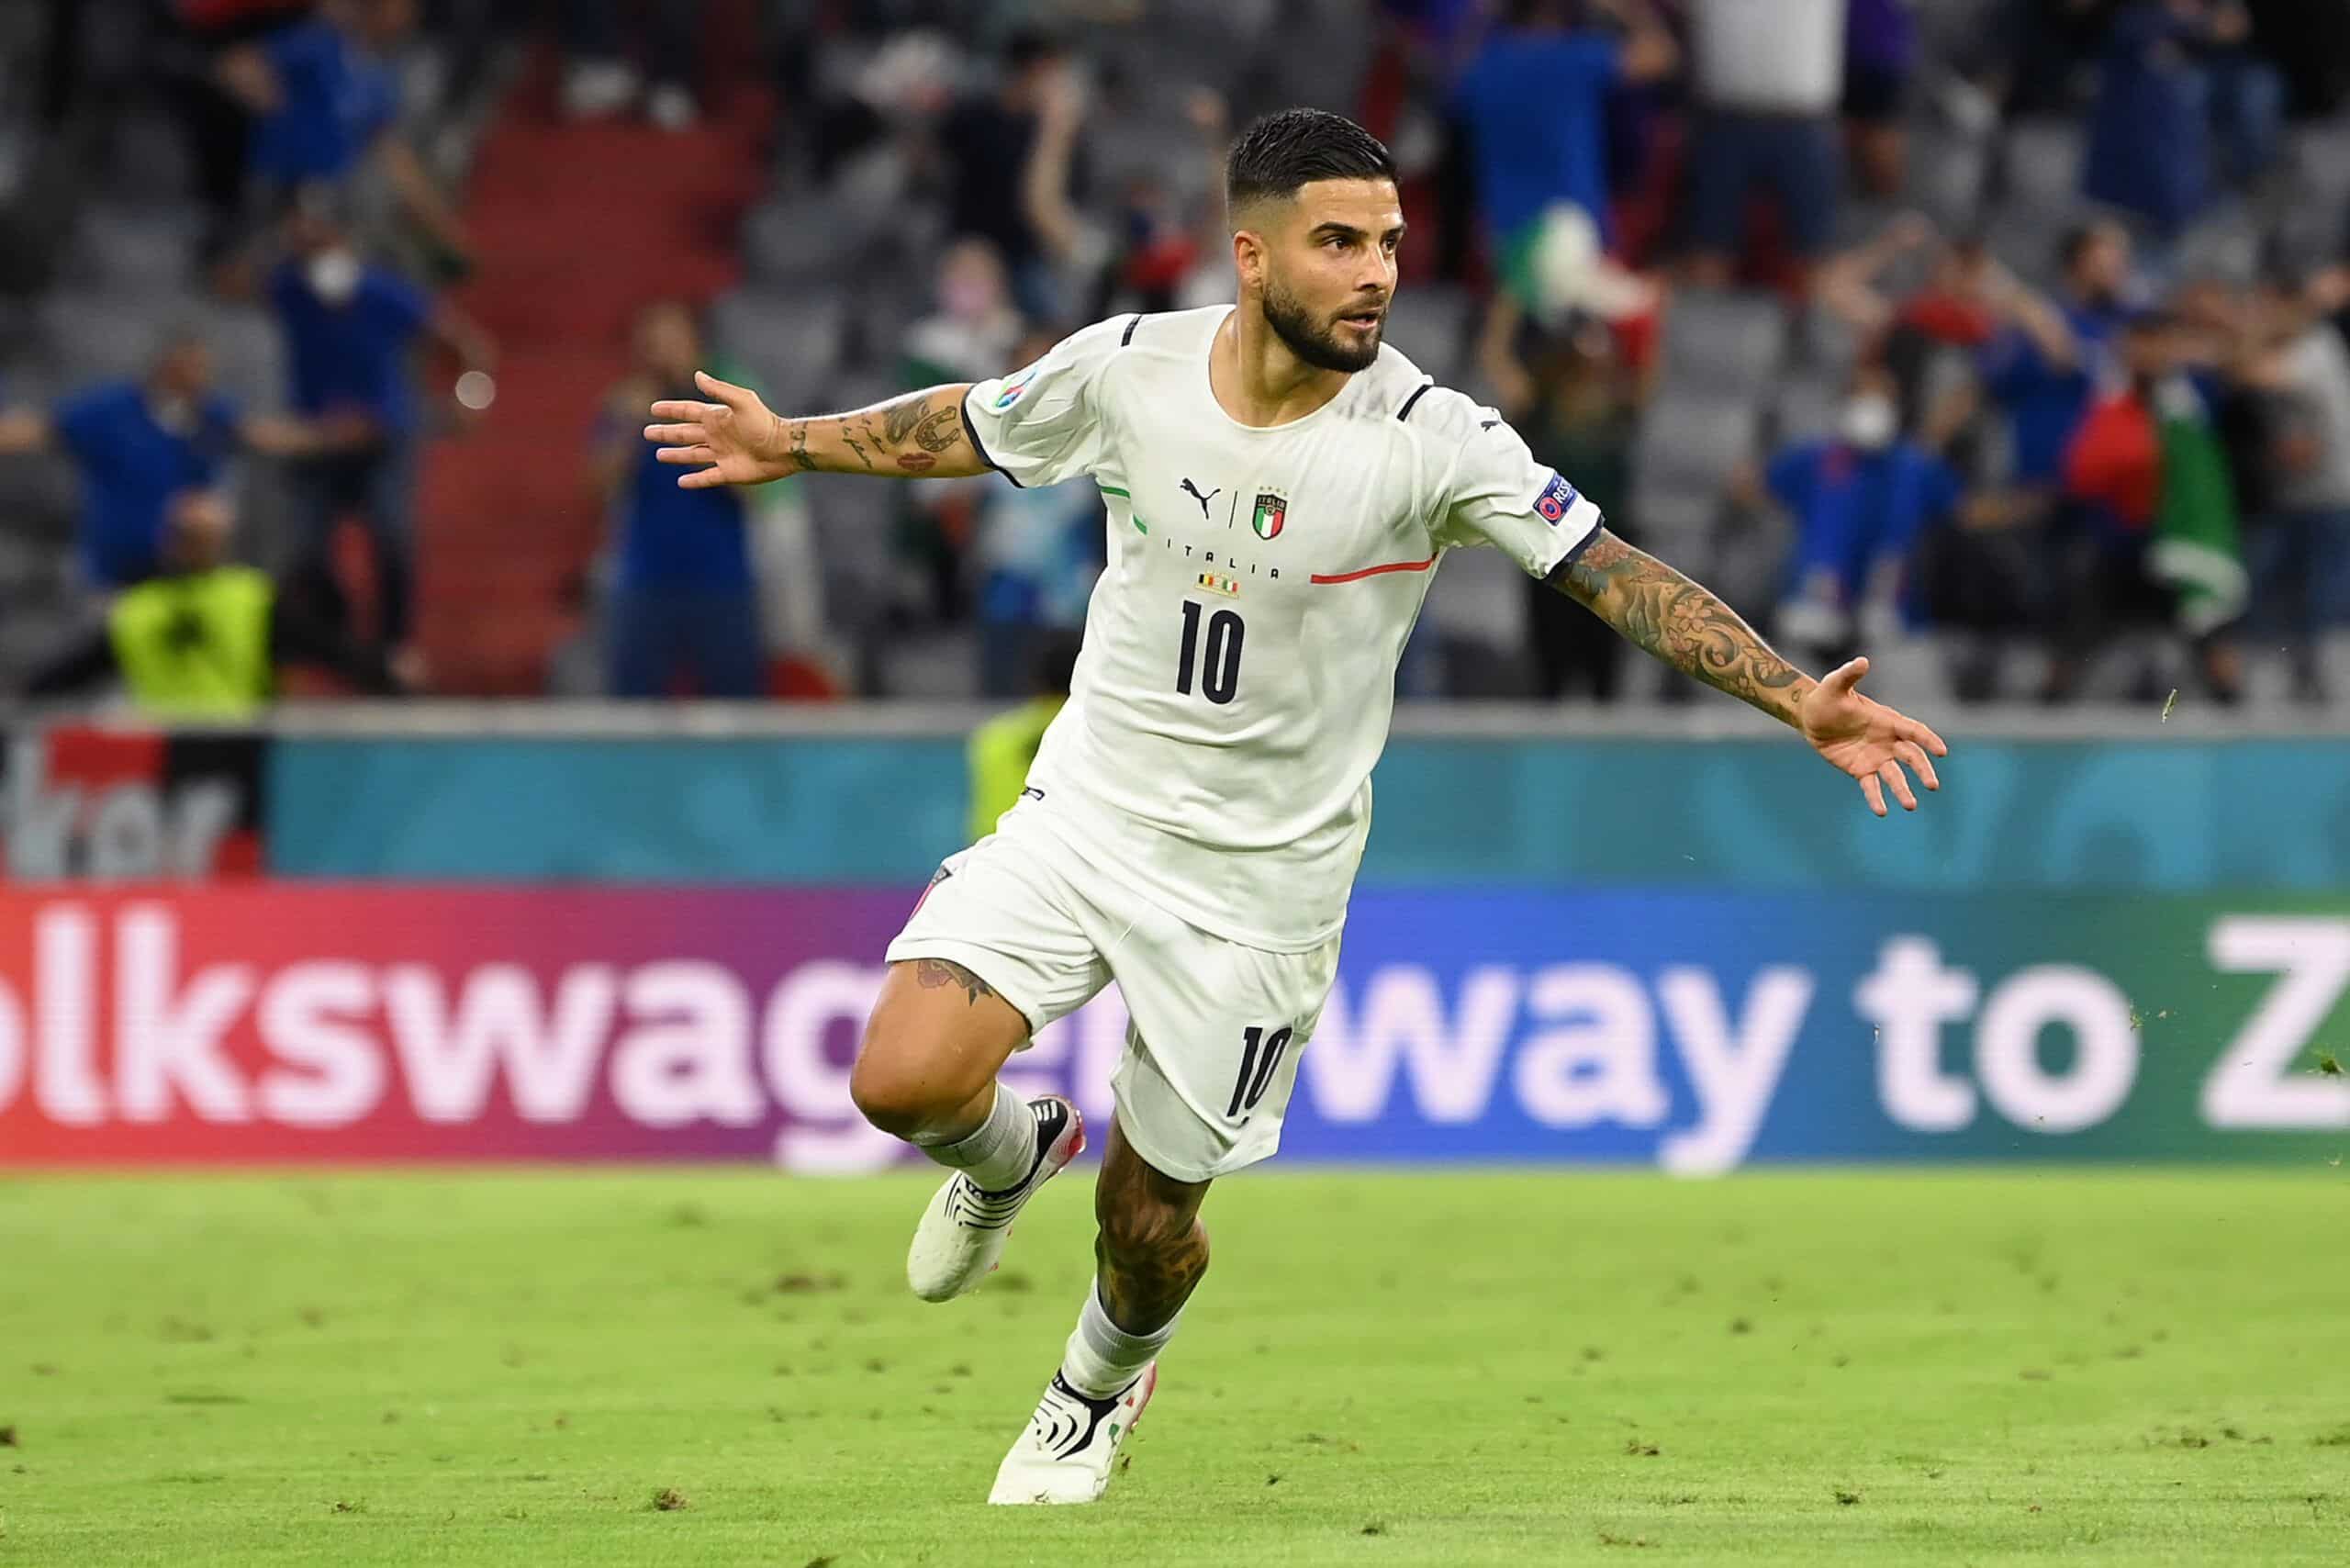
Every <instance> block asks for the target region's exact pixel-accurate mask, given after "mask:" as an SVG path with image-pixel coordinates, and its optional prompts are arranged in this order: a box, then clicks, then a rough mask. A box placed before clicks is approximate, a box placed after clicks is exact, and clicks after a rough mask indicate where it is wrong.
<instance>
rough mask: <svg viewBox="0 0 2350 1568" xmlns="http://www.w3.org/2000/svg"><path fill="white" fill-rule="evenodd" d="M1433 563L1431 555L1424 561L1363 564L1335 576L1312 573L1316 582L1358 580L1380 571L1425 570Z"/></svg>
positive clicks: (1349, 581)
mask: <svg viewBox="0 0 2350 1568" xmlns="http://www.w3.org/2000/svg"><path fill="white" fill-rule="evenodd" d="M1435 565H1436V557H1435V556H1433V555H1431V556H1429V557H1428V558H1427V560H1425V561H1390V562H1388V563H1387V564H1386V565H1385V566H1365V567H1364V568H1363V569H1362V570H1361V571H1360V572H1340V573H1339V574H1338V575H1337V576H1336V577H1324V576H1323V575H1322V574H1321V573H1319V572H1316V573H1315V574H1314V580H1315V582H1317V583H1351V582H1359V581H1360V580H1361V579H1362V578H1364V577H1377V576H1379V574H1380V573H1382V572H1425V571H1427V569H1428V568H1429V567H1430V566H1435Z"/></svg>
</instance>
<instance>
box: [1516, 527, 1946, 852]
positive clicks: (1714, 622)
mask: <svg viewBox="0 0 2350 1568" xmlns="http://www.w3.org/2000/svg"><path fill="white" fill-rule="evenodd" d="M1549 581H1550V586H1551V587H1552V588H1557V589H1558V590H1559V591H1560V592H1561V593H1563V594H1565V595H1566V596H1567V597H1568V598H1569V599H1573V600H1574V601H1575V602H1576V603H1578V604H1580V605H1582V606H1583V607H1584V608H1585V609H1587V610H1590V611H1591V612H1592V613H1593V614H1595V615H1596V616H1598V617H1599V618H1600V619H1601V620H1602V621H1605V622H1607V623H1608V624H1609V625H1610V626H1613V627H1615V628H1616V630H1617V632H1618V633H1621V634H1622V635H1623V636H1624V637H1625V639H1626V640H1627V641H1628V642H1630V643H1631V644H1633V645H1635V646H1636V647H1639V648H1643V649H1646V650H1647V651H1648V652H1649V653H1651V654H1652V655H1655V656H1656V657H1658V658H1660V659H1662V660H1663V661H1664V662H1665V663H1666V664H1669V665H1671V666H1673V667H1674V668H1676V669H1682V670H1686V671H1687V672H1688V673H1689V674H1691V675H1694V676H1695V677H1696V678H1698V679H1699V680H1702V681H1704V682H1705V683H1706V684H1707V685H1708V686H1711V687H1714V688H1716V689H1719V690H1722V691H1727V692H1729V694H1730V695H1731V696H1732V697H1735V698H1738V699H1739V700H1741V701H1743V702H1746V703H1749V704H1751V706H1753V707H1756V708H1760V709H1761V710H1762V711H1763V712H1765V713H1768V714H1770V715H1771V716H1772V717H1773V718H1774V719H1777V720H1779V721H1781V722H1784V723H1786V724H1789V725H1791V726H1793V727H1794V728H1795V729H1796V730H1799V731H1801V732H1802V734H1803V737H1804V739H1805V740H1807V741H1809V742H1810V743H1811V745H1812V748H1813V749H1814V750H1816V751H1818V753H1819V755H1820V756H1824V757H1826V758H1827V759H1828V760H1829V761H1830V763H1833V764H1834V765H1835V766H1836V767H1839V768H1841V769H1842V770H1843V771H1844V772H1845V773H1848V774H1850V775H1851V776H1852V778H1857V779H1859V780H1860V784H1861V793H1862V794H1863V795H1864V796H1866V797H1867V799H1868V803H1869V810H1871V811H1873V812H1875V813H1876V814H1877V815H1879V816H1883V815H1885V798H1886V792H1887V791H1888V790H1890V791H1891V793H1892V796H1893V798H1894V799H1895V800H1896V801H1899V802H1900V804H1901V808H1902V809H1903V810H1904V811H1911V812H1914V811H1916V810H1917V809H1918V797H1917V795H1916V794H1915V793H1914V792H1912V790H1910V788H1909V779H1908V775H1907V774H1905V773H1903V772H1902V767H1904V766H1905V765H1907V766H1908V768H1909V769H1910V770H1911V771H1912V772H1914V773H1916V774H1917V776H1918V779H1919V782H1920V783H1922V784H1924V785H1925V787H1926V788H1927V789H1929V790H1939V789H1941V788H1942V780H1941V779H1939V778H1936V777H1935V775H1934V765H1933V761H1932V758H1933V757H1936V756H1948V755H1949V753H1950V748H1949V747H1948V746H1946V745H1943V744H1942V737H1941V736H1940V735H1938V734H1934V732H1933V731H1931V730H1930V729H1928V728H1927V727H1926V726H1925V725H1923V724H1921V723H1919V722H1918V721H1917V720H1915V719H1912V718H1909V717H1908V716H1907V715H1905V714H1902V713H1899V712H1897V711H1895V710H1893V709H1891V708H1888V707H1886V705H1885V704H1883V703H1882V702H1878V701H1875V700H1873V699H1871V698H1867V697H1863V696H1862V695H1861V693H1860V691H1859V690H1858V687H1859V685H1860V679H1861V677H1863V675H1866V674H1867V673H1868V667H1869V662H1868V660H1866V659H1853V660H1852V661H1850V662H1849V663H1847V664H1843V665H1841V666H1838V667H1837V668H1835V669H1833V670H1831V671H1830V672H1829V674H1828V676H1827V677H1826V678H1824V679H1820V680H1814V679H1812V678H1810V677H1809V676H1807V675H1806V674H1804V673H1803V671H1801V670H1799V669H1797V668H1796V666H1793V665H1791V664H1789V663H1787V661H1786V660H1785V659H1783V658H1781V657H1780V656H1779V655H1777V654H1775V653H1774V652H1772V651H1771V647H1770V644H1767V643H1765V642H1763V641H1762V638H1761V637H1759V636H1757V635H1756V634H1755V632H1754V629H1753V628H1752V627H1751V626H1749V625H1748V624H1747V623H1746V622H1744V621H1743V620H1741V619H1740V617H1739V614H1738V612H1737V611H1736V610H1732V609H1730V607H1729V605H1727V604H1724V603H1723V602H1722V601H1721V600H1720V599H1718V598H1717V597H1716V596H1715V595H1714V594H1713V593H1712V592H1711V591H1710V590H1709V589H1707V588H1704V587H1702V586H1701V585H1699V584H1697V583H1695V582H1692V581H1691V580H1690V579H1689V578H1687V577H1684V576H1683V575H1682V574H1681V573H1679V572H1677V571H1674V570H1673V568H1672V567H1671V566H1666V565H1665V564H1664V563H1663V562H1662V561H1660V560H1658V559H1656V557H1654V556H1653V555H1650V554H1647V553H1646V552H1644V551H1640V550H1636V549H1634V548H1633V547H1632V546H1630V545H1629V544H1627V543H1624V542H1623V541H1622V540H1621V539H1618V538H1617V537H1616V536H1615V535H1614V534H1612V533H1610V532H1607V531H1606V529H1604V528H1603V529H1601V530H1600V532H1599V536H1598V537H1597V538H1596V539H1595V540H1593V541H1592V542H1591V543H1589V544H1588V545H1586V546H1584V547H1583V550H1582V552H1581V553H1580V554H1577V555H1576V556H1575V557H1574V559H1572V561H1569V562H1566V563H1564V564H1563V565H1561V566H1560V567H1559V569H1558V570H1557V571H1555V572H1552V573H1551V574H1550V578H1549ZM1929 754H1930V755H1929Z"/></svg>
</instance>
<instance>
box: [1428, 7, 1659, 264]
mask: <svg viewBox="0 0 2350 1568" xmlns="http://www.w3.org/2000/svg"><path fill="white" fill-rule="evenodd" d="M1594 4H1595V8H1596V9H1600V10H1604V11H1606V12H1607V13H1609V14H1610V15H1612V16H1613V17H1616V18H1617V20H1618V21H1620V22H1621V23H1622V24H1623V27H1624V28H1625V32H1624V35H1623V37H1621V38H1620V39H1619V38H1618V37H1617V35H1615V34H1613V33H1610V32H1606V31H1602V30H1600V29H1599V28H1590V27H1577V26H1574V25H1573V21H1572V17H1573V15H1574V10H1575V7H1573V6H1570V5H1568V4H1567V3H1566V0H1517V4H1516V5H1514V6H1512V7H1511V9H1510V16H1509V19H1508V21H1507V22H1506V23H1505V25H1504V26H1502V27H1501V28H1496V29H1495V30H1494V33H1493V34H1492V35H1491V36H1490V37H1488V38H1487V39H1485V42H1484V45H1483V48H1482V49H1480V50H1478V52H1477V56H1476V58H1475V59H1474V60H1472V62H1470V64H1469V67H1468V69H1467V71H1466V72H1465V73H1463V74H1462V76H1461V78H1460V84H1459V86H1458V87H1457V88H1456V89H1455V92H1454V99H1453V102H1454V107H1455V109H1456V111H1457V112H1458V113H1459V115H1460V118H1461V121H1462V123H1463V124H1464V125H1466V126H1467V128H1468V131H1469V141H1470V156H1471V161H1472V168H1473V169H1474V170H1475V174H1476V183H1477V196H1478V200H1479V202H1480V203H1481V204H1482V206H1483V210H1484V219H1485V230H1486V234H1487V237H1488V240H1489V241H1490V242H1491V245H1492V248H1493V252H1494V259H1495V260H1496V261H1497V262H1499V263H1501V266H1502V271H1503V274H1504V276H1505V278H1506V279H1507V280H1508V281H1509V282H1510V284H1511V286H1512V287H1513V289H1514V291H1515V292H1516V293H1517V294H1518V296H1519V298H1520V302H1521V303H1522V304H1524V305H1525V306H1527V308H1533V307H1535V306H1536V305H1538V304H1539V300H1538V299H1537V298H1536V297H1535V291H1534V287H1533V285H1532V282H1531V280H1530V278H1529V277H1528V276H1527V273H1528V270H1529V265H1530V252H1531V251H1532V249H1533V242H1534V239H1535V237H1536V235H1537V234H1539V231H1540V227H1541V220H1542V218H1543V216H1544V214H1546V213H1547V212H1549V211H1550V208H1551V207H1554V206H1559V205H1567V206H1572V207H1581V208H1582V209H1583V211H1584V212H1585V213H1586V214H1588V215H1589V216H1590V218H1591V220H1592V222H1593V223H1594V224H1595V226H1596V227H1597V228H1598V230H1599V233H1600V236H1601V240H1602V242H1603V243H1606V242H1607V241H1610V240H1611V239H1612V237H1613V221H1612V218H1611V215H1610V213H1609V210H1608V209H1609V202H1608V192H1607V145H1606V129H1607V119H1606V116H1607V95H1608V94H1609V92H1610V91H1612V90H1613V89H1614V88H1615V87H1616V86H1617V84H1620V83H1627V82H1634V83H1637V82H1651V81H1654V80H1656V79H1658V78H1660V77H1662V76H1666V75H1669V74H1671V73H1672V72H1673V69H1674V67H1675V66H1676V65H1677V64H1678V63H1679V60H1680V51H1679V49H1678V47H1677V46H1676V45H1675V44H1674V43H1673V35H1672V34H1671V33H1669V32H1667V31H1666V30H1665V29H1664V26H1663V24H1662V22H1661V21H1659V20H1658V18H1657V16H1656V13H1655V11H1654V10H1653V9H1651V6H1649V5H1648V4H1647V0H1594Z"/></svg>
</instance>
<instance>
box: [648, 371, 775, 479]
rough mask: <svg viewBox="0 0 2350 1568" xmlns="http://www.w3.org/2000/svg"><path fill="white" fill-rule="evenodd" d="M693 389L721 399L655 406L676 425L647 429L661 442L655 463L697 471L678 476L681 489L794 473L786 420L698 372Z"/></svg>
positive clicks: (659, 416) (751, 395) (752, 396)
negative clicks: (789, 460) (787, 454)
mask: <svg viewBox="0 0 2350 1568" xmlns="http://www.w3.org/2000/svg"><path fill="white" fill-rule="evenodd" d="M694 385H695V386H699V387H700V388H701V389H702V390H703V391H704V392H705V393H708V394H709V395H710V396H711V397H712V398H717V399H718V400H717V401H716V402H714V403H696V402H690V401H688V400H686V399H683V398H665V399H664V400H662V401H661V402H658V403H655V404H654V405H653V417H654V418H655V420H668V421H671V422H669V423H664V424H650V425H647V426H645V427H644V439H645V440H647V441H650V442H659V443H660V446H661V450H660V451H658V452H656V453H655V454H653V455H654V456H655V458H657V459H658V460H659V461H661V462H663V463H674V464H676V465H678V466H680V467H686V468H691V469H692V470H693V472H692V473H690V474H681V475H679V476H677V487H678V488H679V489H683V490H702V489H708V488H710V487H712V486H716V485H757V484H764V483H765V482H766V481H767V480H769V479H779V478H781V477H782V476H784V475H785V474H786V473H788V472H789V464H788V463H787V462H786V460H785V454H784V441H783V421H782V420H779V419H778V418H776V416H775V414H774V412H773V410H771V409H768V407H767V405H766V404H765V403H762V402H760V401H759V395H758V394H757V393H755V392H754V391H752V390H750V389H749V388H748V387H744V386H733V385H732V384H731V383H728V382H724V381H721V380H719V379H718V377H716V376H715V375H711V374H710V373H709V372H708V371H701V370H698V371H696V372H694Z"/></svg>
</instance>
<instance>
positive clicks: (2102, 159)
mask: <svg viewBox="0 0 2350 1568" xmlns="http://www.w3.org/2000/svg"><path fill="white" fill-rule="evenodd" d="M2244 26H2245V23H2244V14H2243V12H2242V11H2241V10H2239V9H2238V8H2237V7H2235V6H2225V5H2223V6H2210V5H2207V4H2206V0H2138V3H2137V4H2134V5H2130V6H2124V7H2123V8H2122V10H2121V14H2120V15H2119V16H2117V17H2115V18H2114V21H2113V27H2112V29H2111V31H2109V33H2108V34H2107V35H2106V44H2105V54H2104V58H2103V59H2102V61H2101V62H2099V65H2098V93H2097V103H2096V106H2094V107H2093V108H2092V109H2091V110H2090V114H2089V144H2088V151H2087V156H2086V157H2085V158H2084V159H2083V161H2082V166H2081V190H2082V193H2083V194H2084V195H2086V196H2089V197H2091V198H2092V199H2094V200H2097V201H2103V202H2110V203H2112V204H2113V205H2114V206H2116V207H2121V208H2123V209H2124V210H2126V211H2129V212H2133V213H2135V214H2137V215H2138V216H2139V217H2141V218H2144V219H2145V220H2146V221H2147V222H2148V223H2149V224H2150V225H2152V226H2153V228H2154V232H2155V233H2157V234H2159V235H2161V236H2162V237H2163V238H2165V239H2166V240H2167V239H2172V238H2176V237H2177V235H2178V234H2179V233H2180V231H2181V230H2185V229H2186V228H2187V226H2188V224H2190V223H2192V222H2194V220H2195V218H2196V217H2197V215H2198V214H2199V213H2200V212H2201V211H2202V210H2203V207H2204V205H2205V204H2206V203H2207V202H2208V201H2210V196H2211V167H2210V165H2211V148H2210V142H2211V135H2210V75H2209V74H2208V73H2206V72H2205V70H2204V68H2203V65H2202V63H2201V62H2200V61H2199V59H2198V54H2199V51H2200V50H2203V49H2205V48H2207V47H2213V46H2217V45H2221V44H2223V43H2226V42H2232V41H2235V40H2238V39H2242V37H2243V36H2244Z"/></svg>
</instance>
